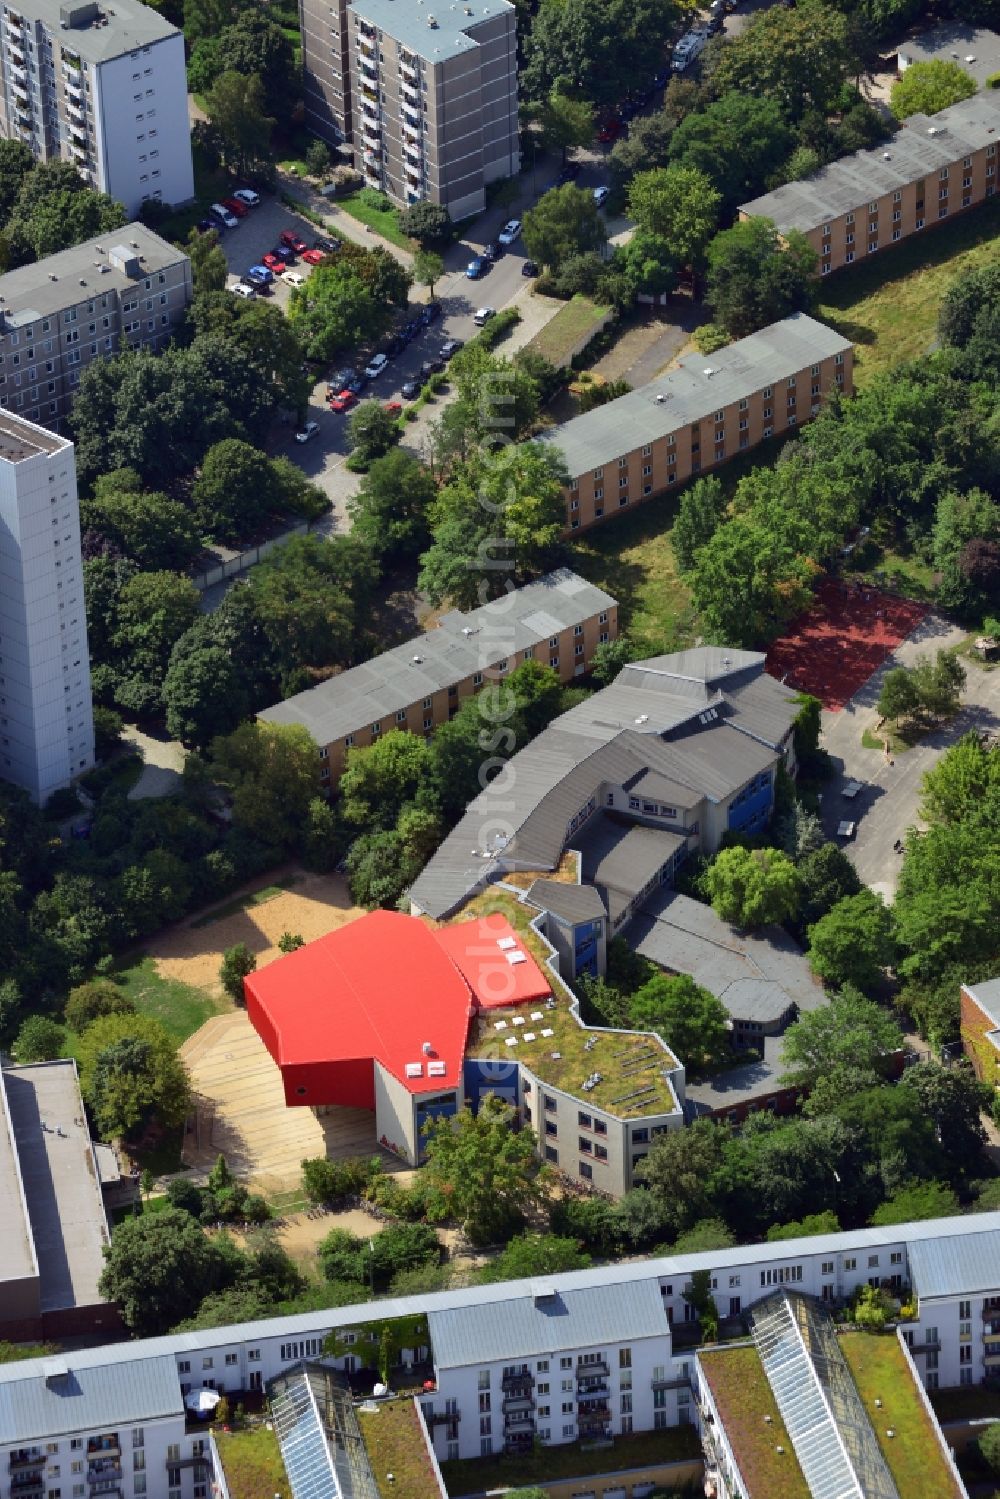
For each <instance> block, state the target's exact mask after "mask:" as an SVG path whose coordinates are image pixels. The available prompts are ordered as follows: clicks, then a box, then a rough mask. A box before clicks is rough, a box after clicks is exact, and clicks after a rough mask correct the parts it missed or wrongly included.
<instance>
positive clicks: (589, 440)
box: [539, 209, 851, 477]
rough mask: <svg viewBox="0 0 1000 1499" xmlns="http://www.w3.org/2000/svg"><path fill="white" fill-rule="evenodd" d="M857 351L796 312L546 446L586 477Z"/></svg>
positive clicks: (557, 431)
mask: <svg viewBox="0 0 1000 1499" xmlns="http://www.w3.org/2000/svg"><path fill="white" fill-rule="evenodd" d="M755 211H758V212H761V213H763V212H764V210H763V209H760V210H755ZM850 347H851V342H850V340H849V339H847V338H844V337H843V336H842V335H841V334H840V333H835V332H834V331H833V329H832V328H828V327H827V326H826V325H825V323H818V322H817V321H816V319H815V318H811V317H809V316H807V314H806V313H804V312H796V313H794V314H793V315H792V316H791V317H787V318H785V319H784V320H783V321H782V322H780V323H771V324H770V326H769V327H767V328H762V329H761V330H760V332H759V333H751V334H750V336H749V338H741V339H739V340H738V341H737V342H736V343H733V344H730V345H729V346H728V348H724V349H719V350H718V351H717V352H716V353H714V354H688V355H687V356H686V358H684V359H681V360H679V361H678V365H677V368H676V369H675V370H672V371H671V372H670V374H668V375H661V376H660V377H659V379H657V380H651V381H650V383H649V384H648V385H643V386H641V387H640V388H639V389H638V390H633V391H630V392H629V393H628V395H624V396H619V397H618V399H617V400H615V401H608V403H607V404H606V405H604V406H596V407H595V408H594V409H593V411H588V412H586V414H585V415H583V416H574V417H573V418H571V420H570V421H568V422H563V423H562V424H561V425H560V426H557V427H550V428H548V429H547V430H546V431H545V432H543V433H542V434H541V435H540V438H539V441H544V442H551V443H553V444H554V445H555V446H556V447H557V448H558V449H559V450H560V452H561V453H562V454H563V457H564V458H565V460H566V466H567V468H568V469H569V471H570V473H571V474H573V475H574V476H577V477H578V476H579V475H581V474H585V473H587V472H589V470H591V469H594V468H600V467H603V466H604V465H605V464H607V463H611V462H612V461H613V460H614V459H616V458H618V457H620V456H621V455H622V454H623V453H630V452H633V451H635V450H636V449H637V448H640V447H642V446H643V445H644V444H646V443H652V442H656V441H657V439H659V438H662V437H666V436H667V435H668V433H671V432H676V431H678V430H679V429H680V428H681V427H684V426H687V425H690V424H691V423H693V422H699V421H702V420H704V418H705V417H707V416H711V415H712V413H713V412H714V411H717V410H720V409H721V408H722V407H724V406H729V405H731V404H732V403H733V402H734V401H739V400H743V399H744V398H745V397H748V396H751V395H753V393H754V392H755V391H758V390H760V389H761V387H762V386H764V385H776V384H777V383H778V382H779V381H780V380H783V379H785V378H786V377H787V376H789V375H793V374H795V373H796V371H797V370H801V369H805V368H807V367H808V366H809V365H811V364H815V363H817V362H818V361H819V360H821V359H829V358H830V357H831V356H832V355H834V354H844V353H846V352H847V350H848V349H849V348H850Z"/></svg>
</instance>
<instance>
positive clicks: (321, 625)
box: [247, 535, 376, 694]
mask: <svg viewBox="0 0 1000 1499" xmlns="http://www.w3.org/2000/svg"><path fill="white" fill-rule="evenodd" d="M375 576H376V564H375V559H374V557H373V555H372V553H371V552H370V551H369V549H368V548H367V546H365V544H364V543H363V542H362V541H357V540H355V539H354V538H353V537H351V536H337V537H334V538H332V539H330V540H324V539H323V538H322V537H319V536H315V535H312V536H293V537H292V539H291V541H289V542H287V543H286V544H285V545H284V546H281V547H276V548H275V550H274V551H273V552H271V553H270V555H269V556H267V557H266V558H265V559H264V561H263V562H260V563H258V565H257V566H256V567H255V568H252V569H251V571H250V574H249V577H248V580H247V589H248V591H249V594H250V602H251V605H252V607H253V610H254V612H255V614H256V617H257V619H258V620H259V623H260V628H261V631H262V634H263V636H264V640H265V642H266V644H267V646H268V647H269V649H270V653H271V657H272V661H273V664H274V668H275V670H276V671H277V673H278V675H279V676H280V678H281V682H282V687H283V690H284V692H285V693H286V694H288V693H291V692H297V691H300V690H301V689H302V688H303V687H304V686H305V685H307V683H309V682H310V681H311V680H315V677H314V676H313V673H315V672H316V671H317V670H319V669H321V668H323V667H330V666H342V665H348V664H351V663H352V662H353V659H354V656H355V647H356V643H357V641H358V638H359V633H360V630H361V626H362V623H363V621H364V611H365V608H366V606H367V603H368V600H369V597H370V594H371V589H372V587H373V585H374V581H375Z"/></svg>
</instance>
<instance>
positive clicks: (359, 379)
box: [344, 370, 368, 396]
mask: <svg viewBox="0 0 1000 1499" xmlns="http://www.w3.org/2000/svg"><path fill="white" fill-rule="evenodd" d="M367 384H368V376H367V375H366V374H365V372H364V370H355V372H354V374H353V375H352V376H351V378H350V379H349V380H345V381H344V389H345V390H349V391H350V392H351V394H352V395H355V396H359V395H360V394H361V392H362V391H363V390H364V388H365V386H366V385H367Z"/></svg>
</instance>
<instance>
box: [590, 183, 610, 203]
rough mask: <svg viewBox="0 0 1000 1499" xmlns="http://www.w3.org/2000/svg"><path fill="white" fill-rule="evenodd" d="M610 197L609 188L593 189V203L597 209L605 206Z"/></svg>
mask: <svg viewBox="0 0 1000 1499" xmlns="http://www.w3.org/2000/svg"><path fill="white" fill-rule="evenodd" d="M610 196H611V189H610V187H595V188H594V202H595V203H596V204H597V206H598V208H603V207H604V205H605V203H606V202H607V201H608V198H609V197H610Z"/></svg>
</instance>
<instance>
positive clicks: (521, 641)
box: [258, 567, 616, 745]
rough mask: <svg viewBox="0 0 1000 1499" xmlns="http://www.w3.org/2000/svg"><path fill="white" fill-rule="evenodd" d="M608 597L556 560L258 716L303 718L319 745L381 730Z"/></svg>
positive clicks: (585, 615)
mask: <svg viewBox="0 0 1000 1499" xmlns="http://www.w3.org/2000/svg"><path fill="white" fill-rule="evenodd" d="M615 603H616V600H615V599H613V598H612V597H611V595H610V594H608V593H605V592H604V590H603V588H598V587H597V586H596V585H595V584H593V583H588V582H587V581H586V579H584V578H581V577H579V576H578V575H577V574H576V573H574V572H571V571H570V570H569V568H566V567H562V568H559V569H558V570H557V571H555V572H552V573H548V574H547V575H546V577H544V578H539V579H538V580H537V582H534V583H527V584H525V586H524V587H523V588H518V589H515V590H514V591H513V592H511V593H508V594H505V595H504V596H503V598H500V599H496V600H495V601H494V602H493V603H490V604H484V605H483V606H482V608H480V609H472V610H470V611H469V612H468V613H465V614H463V613H461V612H460V611H459V610H457V609H455V610H452V611H451V612H450V613H449V614H445V615H444V616H443V617H442V619H441V620H440V621H439V622H438V625H437V627H436V629H433V630H428V631H427V633H426V634H424V635H418V636H417V637H416V638H415V639H413V640H408V641H406V643H405V644H403V645H398V646H395V647H394V648H393V649H392V650H391V651H386V652H384V654H383V655H381V656H375V657H374V658H373V660H371V661H366V662H365V663H364V664H363V665H362V666H354V667H351V669H350V670H349V671H344V672H341V673H340V675H339V676H336V677H330V678H329V679H328V680H327V681H325V682H321V683H320V684H319V685H318V686H316V687H310V688H309V689H308V690H307V691H306V692H299V693H297V694H296V695H295V697H290V698H286V699H285V701H284V702H283V703H275V705H274V706H273V707H272V708H266V709H265V710H264V712H263V713H261V714H259V715H258V716H259V717H260V718H262V719H265V720H267V721H268V722H269V723H284V724H288V723H296V724H303V725H304V726H305V727H306V728H307V729H308V730H309V732H310V733H311V734H312V736H313V738H314V739H315V740H316V743H317V744H319V745H326V744H333V743H334V742H335V741H336V740H338V739H342V738H343V737H344V736H345V735H346V734H353V733H355V732H357V731H358V730H360V729H367V728H369V727H370V726H371V725H372V724H373V723H381V724H382V728H383V731H385V730H387V729H390V728H392V727H393V726H394V722H393V721H394V715H395V714H396V712H397V711H398V710H399V709H401V708H408V707H410V706H411V704H413V703H415V702H419V701H420V700H421V698H423V697H431V696H432V695H433V694H434V693H435V692H439V691H440V690H441V689H442V688H445V687H450V686H452V685H454V684H456V683H458V682H463V681H465V680H466V678H468V677H471V676H472V675H473V673H474V672H477V671H486V670H488V669H489V668H490V667H493V666H496V665H497V663H498V662H499V661H503V660H505V659H506V658H507V657H509V656H513V655H514V653H515V652H517V651H523V650H525V649H527V647H529V646H535V645H540V644H541V643H542V642H543V641H547V640H548V639H549V637H550V636H552V635H557V634H559V632H560V631H562V630H566V629H569V628H570V627H571V626H573V625H577V624H583V622H584V621H585V620H588V619H592V618H593V617H594V616H595V615H597V614H599V613H601V611H602V610H604V609H610V608H613V607H614V605H615Z"/></svg>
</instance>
